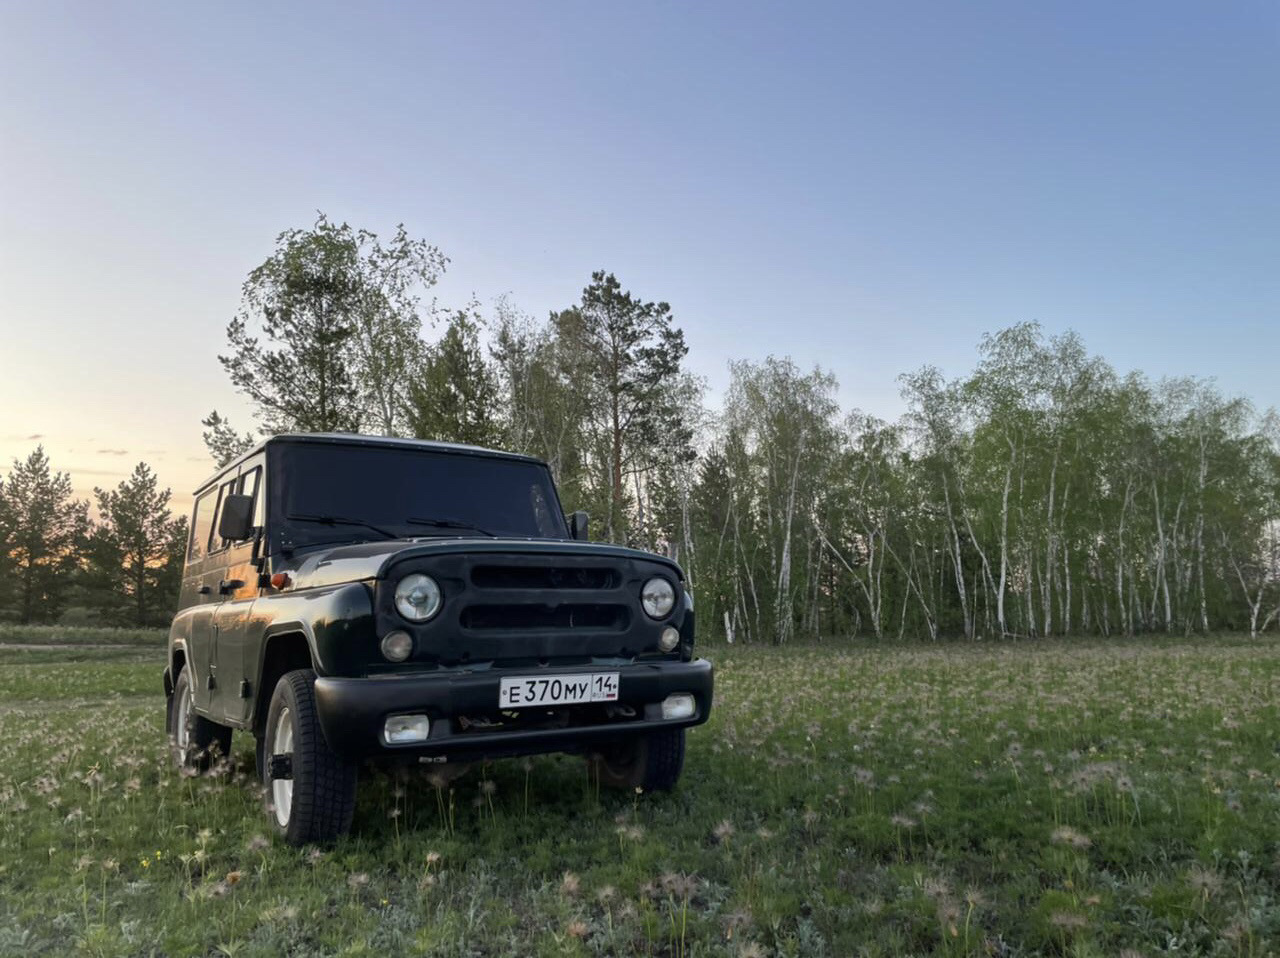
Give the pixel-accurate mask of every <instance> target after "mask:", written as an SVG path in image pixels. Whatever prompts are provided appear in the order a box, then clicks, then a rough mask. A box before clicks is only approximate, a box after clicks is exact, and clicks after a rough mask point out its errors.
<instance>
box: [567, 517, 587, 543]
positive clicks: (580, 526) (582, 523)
mask: <svg viewBox="0 0 1280 958" xmlns="http://www.w3.org/2000/svg"><path fill="white" fill-rule="evenodd" d="M569 535H571V536H573V537H574V538H575V539H580V540H582V541H583V542H586V540H587V514H586V513H585V512H575V513H573V515H571V516H569Z"/></svg>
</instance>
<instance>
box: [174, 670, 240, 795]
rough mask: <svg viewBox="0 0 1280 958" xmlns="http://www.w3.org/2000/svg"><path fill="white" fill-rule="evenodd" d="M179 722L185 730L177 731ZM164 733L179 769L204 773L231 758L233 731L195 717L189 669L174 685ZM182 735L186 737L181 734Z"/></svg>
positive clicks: (197, 716) (200, 716)
mask: <svg viewBox="0 0 1280 958" xmlns="http://www.w3.org/2000/svg"><path fill="white" fill-rule="evenodd" d="M184 702H185V703H186V707H185V709H184V708H183V703H184ZM180 715H181V716H182V717H181V718H180ZM180 721H183V722H184V724H185V726H186V728H185V730H180V729H179V728H178V723H179V722H180ZM165 730H166V731H167V732H168V733H169V749H170V752H171V753H172V754H173V761H174V764H175V765H177V766H178V768H186V769H191V770H193V771H197V772H203V771H205V770H206V769H208V768H209V767H210V766H211V765H213V764H214V763H215V762H217V761H218V760H219V759H222V758H226V757H227V756H229V755H230V754H231V729H230V728H228V727H227V726H225V725H219V724H218V723H217V722H213V721H210V720H209V719H207V718H205V717H204V716H203V715H198V714H196V710H195V704H194V699H193V697H192V691H191V670H190V669H185V668H184V669H183V670H182V671H181V672H179V673H178V680H177V681H176V682H174V683H173V695H171V696H170V697H169V706H168V711H167V713H166V716H165ZM181 731H185V734H180V732H181Z"/></svg>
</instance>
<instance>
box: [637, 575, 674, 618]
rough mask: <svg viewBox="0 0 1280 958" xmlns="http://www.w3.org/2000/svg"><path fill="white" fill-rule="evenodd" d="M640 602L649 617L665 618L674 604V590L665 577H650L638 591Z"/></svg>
mask: <svg viewBox="0 0 1280 958" xmlns="http://www.w3.org/2000/svg"><path fill="white" fill-rule="evenodd" d="M640 604H641V605H643V606H644V611H645V612H646V613H647V614H648V615H649V616H650V617H651V618H654V619H663V618H666V617H667V616H668V615H669V614H670V613H671V609H672V608H673V607H674V606H675V604H676V590H675V589H673V588H671V583H670V582H668V581H667V580H666V579H650V580H649V581H648V582H646V583H645V584H644V588H643V589H642V590H641V592H640Z"/></svg>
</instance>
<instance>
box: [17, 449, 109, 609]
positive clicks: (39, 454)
mask: <svg viewBox="0 0 1280 958" xmlns="http://www.w3.org/2000/svg"><path fill="white" fill-rule="evenodd" d="M4 501H5V506H4V512H5V515H6V517H7V524H8V525H9V528H10V530H11V531H10V533H9V539H10V541H9V545H10V553H9V554H10V557H11V562H12V565H13V573H14V579H15V582H16V588H15V589H14V591H15V593H16V595H15V605H16V606H17V612H18V620H19V621H20V622H22V623H24V624H25V623H28V622H51V621H55V620H56V619H57V617H58V615H59V614H60V613H61V611H62V609H63V607H64V606H65V605H66V600H67V596H68V594H69V592H70V588H71V584H72V578H73V573H74V571H75V570H76V568H77V567H78V565H79V562H80V550H81V548H82V546H83V544H84V539H85V536H86V534H87V532H88V529H89V515H88V510H89V505H88V503H87V502H85V501H84V500H82V499H73V498H72V496H71V477H70V476H68V475H67V474H66V473H65V472H53V471H52V470H51V469H50V466H49V457H48V456H47V455H46V454H45V451H44V447H43V446H37V447H36V450H35V451H34V452H33V453H31V455H29V456H28V457H27V458H26V460H25V461H19V460H17V459H15V460H14V461H13V468H12V469H11V470H10V472H9V477H8V479H7V480H5V483H4Z"/></svg>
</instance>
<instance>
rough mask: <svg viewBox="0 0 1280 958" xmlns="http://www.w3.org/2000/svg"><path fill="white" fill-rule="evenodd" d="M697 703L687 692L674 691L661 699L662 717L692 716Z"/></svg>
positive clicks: (680, 717) (685, 717)
mask: <svg viewBox="0 0 1280 958" xmlns="http://www.w3.org/2000/svg"><path fill="white" fill-rule="evenodd" d="M696 710H697V705H696V704H695V703H694V701H693V696H692V695H690V694H689V693H688V692H676V693H675V694H674V695H668V696H667V697H666V698H665V699H663V700H662V717H663V718H664V719H687V718H693V713H694V712H695V711H696Z"/></svg>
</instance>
